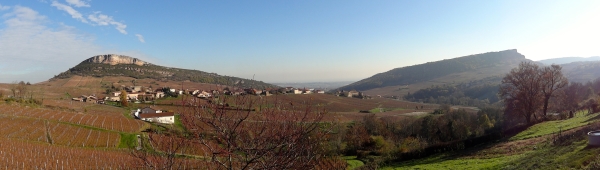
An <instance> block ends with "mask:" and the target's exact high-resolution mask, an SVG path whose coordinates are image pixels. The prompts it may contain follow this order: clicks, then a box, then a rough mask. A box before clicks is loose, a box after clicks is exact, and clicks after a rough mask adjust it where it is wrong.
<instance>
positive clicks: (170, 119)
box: [137, 112, 175, 124]
mask: <svg viewBox="0 0 600 170" xmlns="http://www.w3.org/2000/svg"><path fill="white" fill-rule="evenodd" d="M137 117H138V119H140V120H143V121H147V122H154V123H164V124H173V123H175V113H173V112H161V113H140V114H138V116H137Z"/></svg>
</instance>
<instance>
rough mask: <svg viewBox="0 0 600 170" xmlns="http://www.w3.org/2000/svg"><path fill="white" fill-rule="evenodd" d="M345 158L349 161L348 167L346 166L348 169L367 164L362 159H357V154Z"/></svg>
mask: <svg viewBox="0 0 600 170" xmlns="http://www.w3.org/2000/svg"><path fill="white" fill-rule="evenodd" d="M343 158H344V160H346V162H347V163H348V167H347V168H346V169H348V170H352V169H355V168H358V167H360V166H363V165H364V164H365V163H363V162H362V161H360V160H358V159H356V156H344V157H343Z"/></svg>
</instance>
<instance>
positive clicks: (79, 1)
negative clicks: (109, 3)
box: [67, 0, 90, 7]
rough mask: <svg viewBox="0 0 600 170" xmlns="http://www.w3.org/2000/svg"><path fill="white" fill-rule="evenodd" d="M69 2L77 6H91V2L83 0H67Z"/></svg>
mask: <svg viewBox="0 0 600 170" xmlns="http://www.w3.org/2000/svg"><path fill="white" fill-rule="evenodd" d="M67 3H69V4H70V5H73V6H75V7H90V4H89V3H87V2H86V1H82V0H67Z"/></svg>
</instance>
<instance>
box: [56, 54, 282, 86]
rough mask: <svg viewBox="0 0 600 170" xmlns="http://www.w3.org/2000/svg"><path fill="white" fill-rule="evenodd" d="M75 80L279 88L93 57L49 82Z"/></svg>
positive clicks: (118, 58)
mask: <svg viewBox="0 0 600 170" xmlns="http://www.w3.org/2000/svg"><path fill="white" fill-rule="evenodd" d="M73 76H92V77H106V76H122V77H131V78H136V79H155V80H158V81H191V82H197V83H209V84H222V85H236V86H240V87H253V88H269V87H276V86H275V85H272V84H268V83H264V82H262V81H256V80H249V79H244V78H238V77H231V76H224V75H219V74H216V73H208V72H204V71H199V70H190V69H181V68H173V67H164V66H159V65H155V64H152V63H148V62H145V61H143V60H140V59H137V58H133V57H129V56H124V55H116V54H107V55H98V56H93V57H91V58H89V59H86V60H84V61H82V62H81V63H79V64H78V65H76V66H75V67H73V68H70V69H69V70H67V71H65V72H62V73H60V74H58V75H56V76H54V77H53V78H52V79H50V80H55V79H65V78H71V77H73Z"/></svg>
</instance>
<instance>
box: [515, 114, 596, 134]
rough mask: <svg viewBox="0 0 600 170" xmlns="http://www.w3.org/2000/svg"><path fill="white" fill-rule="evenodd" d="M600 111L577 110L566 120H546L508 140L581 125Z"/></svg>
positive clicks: (591, 119)
mask: <svg viewBox="0 0 600 170" xmlns="http://www.w3.org/2000/svg"><path fill="white" fill-rule="evenodd" d="M599 115H600V113H594V114H587V112H585V113H584V112H579V113H577V114H576V116H575V117H573V118H571V119H567V120H556V121H547V122H543V123H539V124H536V125H533V126H531V127H529V128H527V130H525V131H523V132H521V133H519V134H517V135H515V136H513V137H512V138H510V140H523V139H529V138H535V137H540V136H544V135H548V134H552V133H557V132H559V131H561V130H562V131H565V130H569V129H573V128H576V127H581V126H584V125H587V124H589V123H591V122H593V121H595V119H596V117H597V116H599Z"/></svg>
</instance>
